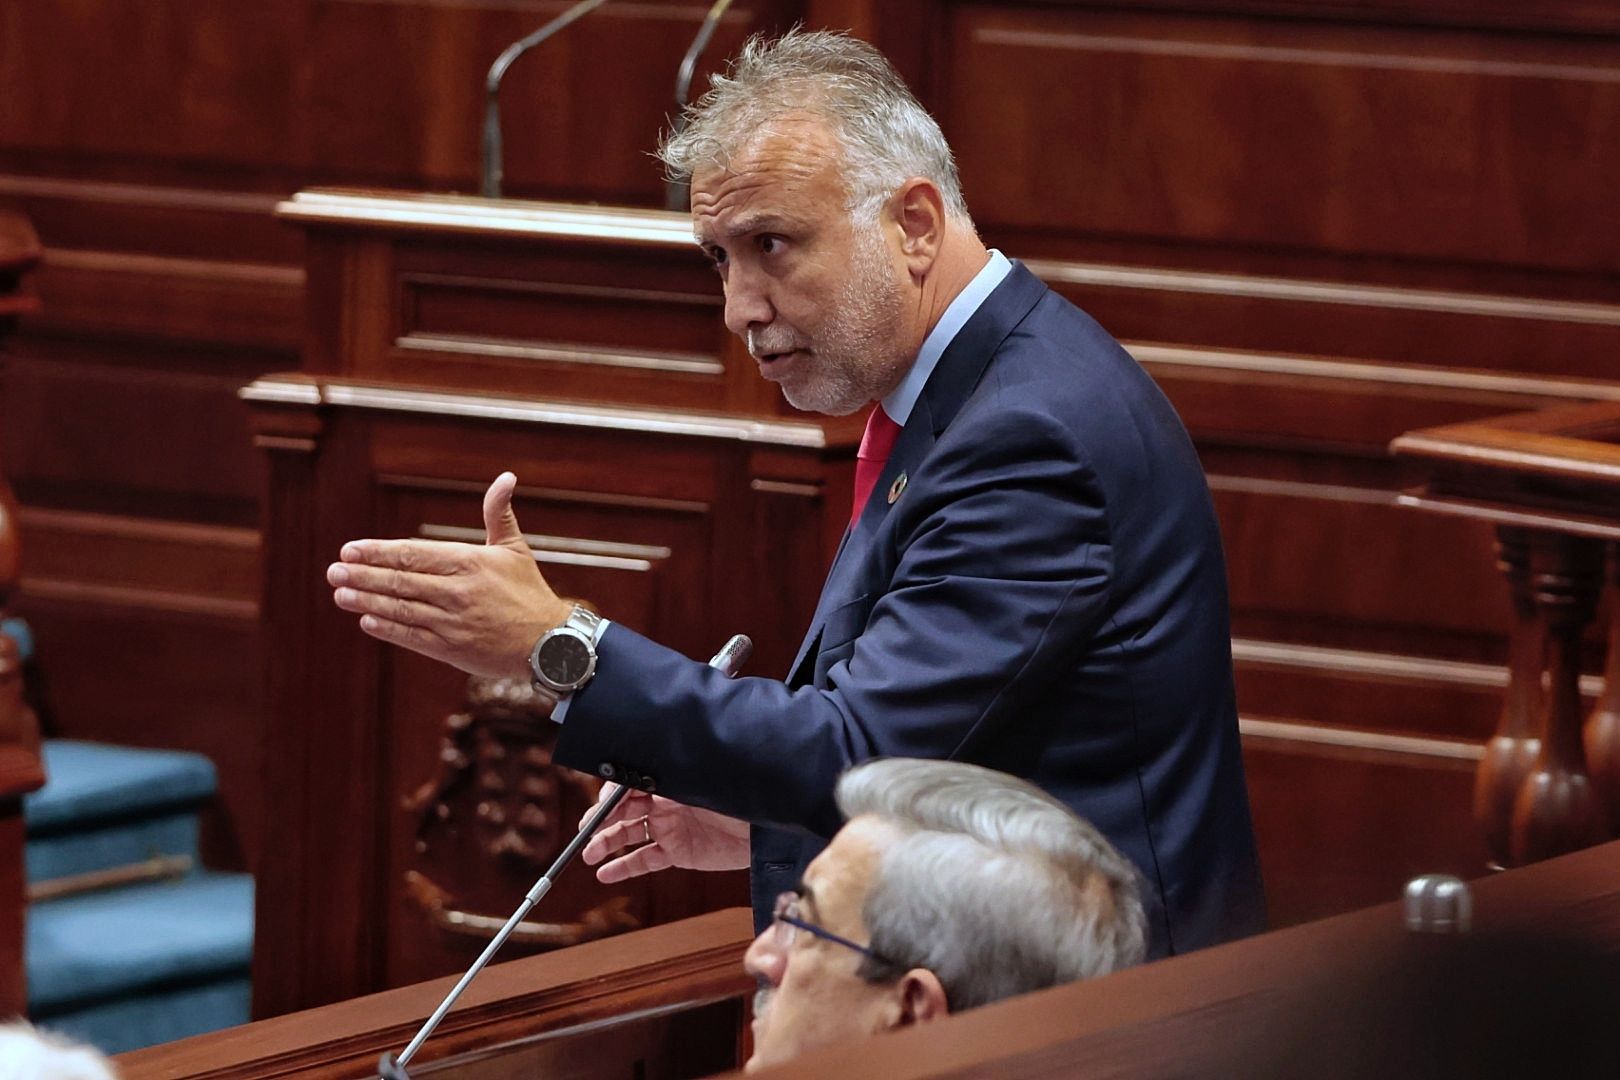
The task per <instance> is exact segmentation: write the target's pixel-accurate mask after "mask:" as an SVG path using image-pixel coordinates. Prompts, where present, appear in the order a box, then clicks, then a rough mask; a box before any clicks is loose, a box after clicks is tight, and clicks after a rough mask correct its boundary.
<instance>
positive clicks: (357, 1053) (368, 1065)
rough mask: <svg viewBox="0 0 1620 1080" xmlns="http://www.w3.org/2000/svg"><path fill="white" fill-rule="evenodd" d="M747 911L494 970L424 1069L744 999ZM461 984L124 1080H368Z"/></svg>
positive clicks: (371, 1000)
mask: <svg viewBox="0 0 1620 1080" xmlns="http://www.w3.org/2000/svg"><path fill="white" fill-rule="evenodd" d="M752 938H753V930H752V918H751V915H750V913H749V912H748V911H747V909H744V908H729V909H726V910H724V911H717V912H711V913H709V914H707V915H700V916H697V917H695V918H691V919H686V920H683V921H681V922H676V923H669V924H666V925H663V926H657V927H653V928H651V929H648V930H642V931H637V932H634V933H630V934H623V935H620V936H617V937H612V938H605V939H602V940H599V941H593V942H590V943H587V944H584V945H579V946H575V947H573V948H570V949H564V950H560V951H558V952H554V953H546V954H542V955H539V956H530V957H525V958H523V959H518V960H511V961H507V962H505V963H497V964H495V965H492V966H491V967H490V968H488V969H487V970H486V971H484V972H483V974H482V975H480V976H479V978H478V979H477V980H476V981H474V982H473V984H472V986H471V987H470V988H469V989H468V990H467V992H466V995H465V996H464V997H463V998H462V1000H461V1002H460V1003H458V1004H457V1006H456V1008H455V1009H453V1010H452V1011H451V1012H450V1014H449V1016H447V1017H446V1019H445V1021H444V1023H443V1025H442V1026H441V1027H440V1029H439V1031H438V1032H437V1033H436V1034H435V1036H434V1038H433V1040H432V1041H431V1042H430V1043H429V1044H428V1045H427V1046H426V1047H424V1049H423V1051H422V1053H421V1055H420V1056H419V1058H418V1060H419V1061H422V1062H426V1061H431V1060H434V1059H436V1058H440V1057H445V1056H448V1055H450V1054H452V1053H458V1052H463V1051H467V1050H472V1049H478V1048H482V1047H485V1046H488V1045H491V1044H493V1043H495V1042H499V1041H503V1040H505V1039H510V1038H518V1037H521V1036H523V1035H529V1034H535V1033H538V1032H542V1031H548V1030H555V1029H557V1028H561V1027H568V1026H572V1025H574V1024H580V1023H585V1022H588V1021H592V1020H598V1019H602V1018H605V1017H610V1016H616V1015H620V1014H622V1013H625V1012H630V1011H636V1010H641V1009H646V1008H650V1007H655V1006H658V1005H666V1004H674V1003H678V1002H682V1001H699V1000H705V999H710V998H714V997H725V996H736V997H742V996H743V995H745V994H746V993H748V992H749V991H750V990H751V989H752V988H753V985H754V984H753V980H752V979H751V978H749V977H748V976H747V975H745V974H744V972H743V969H742V955H743V952H744V950H746V948H747V947H748V944H749V942H750V941H751V940H752ZM457 977H458V976H446V977H445V978H442V979H435V980H432V981H430V982H424V983H417V984H415V985H413V986H407V987H402V988H399V989H396V990H387V991H383V992H382V993H378V994H371V995H368V996H365V997H361V998H355V999H353V1000H349V1001H341V1002H337V1003H335V1004H332V1005H325V1006H321V1007H319V1008H315V1009H308V1010H305V1011H302V1012H296V1013H289V1014H287V1015H285V1016H278V1017H274V1018H271V1019H268V1020H260V1021H257V1022H255V1023H251V1024H245V1025H243V1026H241V1027H236V1028H229V1029H226V1030H224V1031H217V1032H213V1033H210V1034H207V1035H199V1036H196V1037H194V1038H190V1039H182V1040H179V1041H177V1042H172V1043H166V1044H163V1045H160V1046H154V1047H150V1048H148V1049H145V1050H136V1051H131V1052H130V1053H127V1054H123V1055H120V1057H119V1058H118V1066H119V1069H120V1072H121V1075H122V1076H123V1077H124V1080H155V1078H158V1077H232V1078H242V1080H247V1078H252V1077H272V1076H276V1077H282V1076H321V1077H326V1076H334V1077H335V1076H364V1075H367V1072H368V1070H373V1069H374V1068H375V1065H376V1061H377V1058H378V1056H379V1055H380V1054H382V1053H384V1052H398V1051H399V1050H400V1049H401V1048H402V1047H403V1046H404V1045H405V1044H406V1042H408V1041H409V1040H410V1038H411V1036H412V1035H413V1034H414V1033H415V1032H416V1029H417V1028H418V1027H419V1026H420V1025H421V1023H422V1021H423V1020H424V1019H425V1018H426V1017H427V1015H428V1014H429V1013H430V1012H432V1010H433V1009H434V1007H435V1006H437V1005H438V1003H439V1001H440V1000H441V999H442V998H443V997H444V995H445V993H447V992H448V991H449V989H450V987H451V986H452V985H453V984H454V983H455V980H456V978H457Z"/></svg>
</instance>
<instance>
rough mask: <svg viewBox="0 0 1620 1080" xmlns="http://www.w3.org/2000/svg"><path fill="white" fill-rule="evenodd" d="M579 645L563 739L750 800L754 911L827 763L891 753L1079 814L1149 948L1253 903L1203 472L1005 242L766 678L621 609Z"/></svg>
mask: <svg viewBox="0 0 1620 1080" xmlns="http://www.w3.org/2000/svg"><path fill="white" fill-rule="evenodd" d="M902 476H904V477H905V485H904V488H903V490H902V491H901V493H900V495H899V497H898V498H897V499H896V500H895V501H894V502H893V503H892V505H891V504H890V503H889V502H888V500H887V495H888V493H889V492H890V490H891V488H892V487H893V486H894V484H895V482H896V481H897V480H898V479H899V478H900V477H902ZM599 652H600V659H599V665H598V674H597V677H596V678H595V679H594V680H593V681H592V682H591V683H590V684H589V685H587V686H586V687H584V688H583V689H582V690H581V691H579V692H578V694H576V696H575V699H574V700H573V702H572V703H571V704H570V706H569V713H568V719H567V722H566V723H565V724H564V725H563V729H562V731H561V733H560V737H559V739H558V742H557V747H556V752H555V756H556V759H557V761H559V762H560V763H562V764H565V765H569V766H572V767H574V768H579V769H583V770H588V771H591V772H597V773H604V774H605V773H612V774H613V775H615V776H619V777H628V778H629V779H630V780H631V781H632V782H634V781H636V780H639V779H642V778H651V779H652V780H653V781H655V782H656V787H657V790H658V792H659V793H660V794H663V795H667V796H669V797H671V798H674V799H677V800H679V801H681V802H684V803H689V804H693V805H697V806H704V807H709V808H712V809H715V810H719V811H721V812H723V813H726V814H730V815H733V816H736V817H740V818H744V819H747V820H748V821H750V822H752V823H753V825H754V829H753V837H754V840H753V848H754V852H753V854H754V865H753V881H752V885H753V895H754V906H755V914H756V919H758V920H760V921H763V920H766V919H768V918H769V911H770V906H771V903H772V901H773V900H774V898H775V896H776V894H777V893H779V892H781V891H783V890H785V889H789V888H792V887H793V886H794V885H795V884H796V883H797V880H798V877H799V875H800V873H801V872H802V870H803V868H804V866H805V865H806V864H807V863H808V862H809V861H810V859H812V858H813V857H814V856H815V854H816V853H817V852H818V851H820V850H821V848H822V847H823V846H824V845H825V844H826V842H827V840H828V839H829V838H830V837H831V836H832V834H833V833H834V832H835V831H837V829H838V827H839V825H840V824H841V821H840V818H839V814H838V811H837V808H836V806H835V805H834V802H833V784H834V781H835V780H836V778H837V777H838V774H839V773H840V772H841V771H843V770H844V769H845V768H847V767H849V766H850V765H853V764H855V763H857V762H860V761H864V760H866V759H868V758H874V757H892V756H904V757H928V758H949V759H955V760H963V761H971V762H975V763H978V764H981V765H987V766H990V767H992V768H997V769H1001V770H1004V771H1006V772H1010V773H1014V774H1016V775H1019V776H1023V777H1027V778H1029V779H1031V780H1033V781H1034V782H1035V783H1036V784H1038V785H1040V786H1041V787H1042V788H1044V789H1045V790H1047V791H1049V792H1051V793H1052V794H1053V795H1055V796H1056V797H1057V798H1059V799H1061V800H1062V801H1063V802H1065V803H1066V804H1068V805H1069V806H1071V807H1073V808H1074V809H1075V811H1077V812H1078V813H1080V814H1081V815H1082V816H1084V817H1086V818H1087V819H1089V820H1090V821H1091V822H1093V823H1094V824H1095V825H1096V826H1097V827H1098V828H1099V829H1101V830H1102V832H1103V833H1104V834H1105V835H1107V836H1108V838H1109V839H1110V840H1111V841H1113V843H1114V844H1115V845H1116V846H1117V847H1118V848H1119V849H1120V850H1121V851H1122V852H1124V853H1125V854H1126V855H1127V856H1128V857H1130V858H1131V859H1132V861H1133V862H1134V863H1135V864H1136V866H1137V867H1138V868H1139V869H1140V871H1141V873H1142V877H1143V881H1144V888H1143V898H1144V902H1145V904H1146V907H1147V910H1148V916H1149V955H1155V956H1156V955H1164V954H1166V953H1169V952H1181V951H1186V950H1187V949H1190V948H1197V947H1200V946H1204V945H1209V944H1213V943H1215V942H1217V941H1222V940H1225V939H1228V938H1231V937H1236V936H1240V935H1242V934H1245V933H1249V932H1252V931H1254V930H1256V929H1259V928H1260V926H1261V923H1262V921H1263V911H1262V901H1261V894H1260V884H1259V875H1258V871H1257V867H1256V860H1255V851H1254V837H1253V831H1252V828H1251V824H1250V818H1249V806H1248V798H1247V794H1246V791H1245V788H1244V782H1243V767H1242V761H1241V757H1240V754H1239V746H1238V732H1237V715H1236V708H1235V705H1234V702H1233V689H1232V661H1231V642H1230V637H1229V630H1228V618H1227V598H1226V574H1225V566H1224V562H1223V559H1222V555H1221V544H1220V536H1219V533H1218V531H1217V528H1216V521H1215V513H1214V508H1213V505H1212V503H1211V500H1210V496H1209V490H1208V487H1207V485H1206V484H1205V481H1204V474H1203V470H1202V468H1201V467H1200V465H1199V462H1198V458H1197V455H1196V453H1195V452H1194V450H1193V446H1192V442H1191V440H1190V439H1189V438H1188V436H1187V433H1186V430H1185V429H1184V428H1183V427H1182V424H1181V422H1180V420H1179V419H1178V418H1177V416H1176V414H1175V412H1174V410H1173V409H1172V408H1171V407H1170V404H1169V402H1168V401H1166V400H1165V398H1164V396H1163V395H1162V394H1161V393H1160V392H1159V390H1158V388H1157V387H1156V386H1155V385H1154V383H1153V381H1152V380H1151V379H1150V378H1149V377H1148V375H1147V373H1146V372H1144V371H1143V370H1142V369H1141V367H1139V366H1138V365H1137V364H1136V362H1135V361H1134V360H1133V359H1131V357H1130V356H1129V355H1128V354H1127V353H1126V352H1125V351H1124V350H1123V349H1122V348H1121V347H1120V346H1119V345H1118V344H1117V343H1116V342H1115V341H1114V340H1113V339H1112V338H1111V337H1109V336H1108V334H1107V333H1106V332H1105V331H1104V330H1103V329H1102V328H1101V327H1099V326H1098V325H1097V324H1096V323H1095V322H1094V321H1092V320H1091V318H1089V317H1088V316H1087V315H1085V314H1084V313H1083V312H1081V311H1080V310H1079V309H1077V308H1075V307H1074V306H1073V305H1071V304H1069V303H1068V302H1067V301H1065V300H1064V299H1062V298H1061V297H1059V296H1058V295H1057V294H1056V293H1053V292H1052V291H1050V290H1049V289H1047V288H1046V286H1045V285H1043V284H1042V283H1041V282H1040V281H1039V280H1038V279H1037V278H1035V276H1034V275H1032V274H1031V273H1030V272H1029V271H1028V270H1027V269H1025V268H1024V267H1023V266H1022V265H1019V264H1014V267H1013V270H1012V272H1011V273H1010V274H1008V276H1007V277H1006V279H1005V280H1003V281H1002V283H1001V284H1000V285H999V286H998V287H997V288H996V289H995V291H994V292H993V293H991V295H990V296H989V297H988V298H987V299H986V300H985V302H984V303H983V304H982V305H981V306H980V308H979V310H978V311H977V312H976V313H975V314H974V315H973V316H972V317H971V318H970V319H969V320H968V322H967V323H966V324H965V325H964V326H963V327H962V329H961V330H960V331H959V332H958V334H957V336H956V338H955V339H954V340H953V341H952V342H951V344H950V346H949V347H948V348H947V349H946V350H945V352H944V354H943V355H942V356H941V358H940V361H939V364H938V366H937V367H936V368H935V370H934V372H933V374H932V375H931V376H930V377H929V380H928V383H927V385H926V386H925V388H924V390H923V393H922V396H921V397H920V398H919V399H918V401H917V404H916V407H915V408H914V409H913V411H912V414H911V416H910V418H909V419H908V421H907V423H906V425H905V428H904V429H903V430H902V432H901V433H900V436H899V439H898V441H897V442H896V444H895V447H894V451H893V453H892V455H891V457H890V459H889V462H888V465H887V467H886V469H885V471H884V473H883V475H882V476H881V478H880V479H879V480H878V482H877V485H876V487H875V489H874V492H873V496H872V498H871V500H870V502H869V503H868V504H867V507H866V509H865V511H864V512H863V513H862V515H861V518H860V520H859V521H858V522H857V523H856V525H855V527H854V528H853V529H852V530H851V531H850V533H849V534H848V535H847V536H846V537H845V541H844V544H843V546H842V547H841V549H840V551H839V554H838V557H837V559H836V561H835V562H834V564H833V568H832V570H831V572H830V574H829V576H828V578H827V583H826V586H825V588H824V589H823V591H822V595H821V601H820V604H819V606H818V607H817V610H816V614H815V618H814V619H813V620H812V622H811V625H810V629H809V632H808V633H807V634H806V636H805V643H804V646H803V647H802V648H801V650H800V653H799V658H798V659H797V660H796V661H795V663H794V666H793V670H792V671H791V672H790V673H789V677H788V679H787V680H786V681H785V682H783V681H777V680H773V679H767V678H742V679H738V680H736V681H734V682H733V681H729V680H726V679H724V678H723V677H721V676H720V675H719V674H718V673H716V672H715V671H713V670H711V669H709V668H708V667H707V666H705V665H704V664H702V663H701V662H698V661H693V660H691V659H688V658H686V657H683V656H681V655H679V654H678V653H675V652H673V651H671V650H669V649H666V648H664V647H662V646H660V645H657V644H655V643H653V642H652V641H649V640H648V639H646V638H645V637H642V636H640V635H638V634H636V633H634V632H633V631H631V630H630V629H628V628H627V627H624V626H620V625H617V624H615V625H614V626H613V627H611V628H610V629H609V630H608V632H607V633H606V634H605V635H604V637H603V639H602V642H601V648H600V651H599Z"/></svg>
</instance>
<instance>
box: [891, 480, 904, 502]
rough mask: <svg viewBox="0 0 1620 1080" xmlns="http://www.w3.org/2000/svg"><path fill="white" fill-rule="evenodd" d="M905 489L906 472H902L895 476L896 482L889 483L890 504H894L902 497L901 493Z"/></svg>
mask: <svg viewBox="0 0 1620 1080" xmlns="http://www.w3.org/2000/svg"><path fill="white" fill-rule="evenodd" d="M904 490H906V474H905V473H901V474H900V475H899V476H897V477H895V478H894V483H892V484H890V485H889V505H890V506H893V505H894V500H896V499H898V498H899V497H900V493H901V492H902V491H904Z"/></svg>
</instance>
